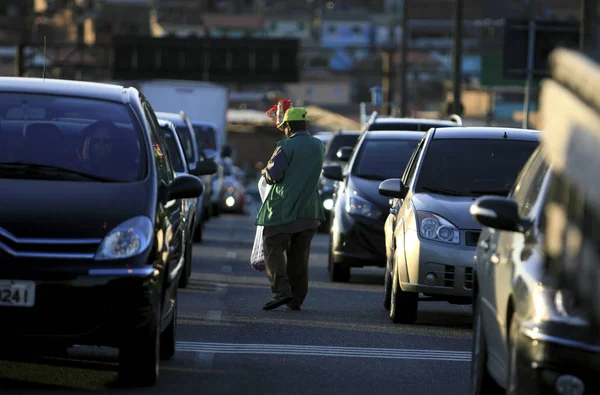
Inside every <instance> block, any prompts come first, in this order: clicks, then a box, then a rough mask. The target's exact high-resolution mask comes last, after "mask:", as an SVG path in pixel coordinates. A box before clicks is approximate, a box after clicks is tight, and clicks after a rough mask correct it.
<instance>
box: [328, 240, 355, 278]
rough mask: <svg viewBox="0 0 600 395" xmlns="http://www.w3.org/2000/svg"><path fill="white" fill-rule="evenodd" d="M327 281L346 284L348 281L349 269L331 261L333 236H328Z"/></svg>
mask: <svg viewBox="0 0 600 395" xmlns="http://www.w3.org/2000/svg"><path fill="white" fill-rule="evenodd" d="M327 267H328V269H329V279H330V280H331V281H333V282H336V283H347V282H348V281H350V273H351V269H350V267H349V266H346V265H344V264H343V263H341V262H335V261H334V259H333V235H330V236H329V264H328V266H327Z"/></svg>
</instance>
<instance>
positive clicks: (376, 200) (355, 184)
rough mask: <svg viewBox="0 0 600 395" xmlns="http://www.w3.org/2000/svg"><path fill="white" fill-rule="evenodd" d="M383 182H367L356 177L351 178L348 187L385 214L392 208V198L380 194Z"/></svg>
mask: <svg viewBox="0 0 600 395" xmlns="http://www.w3.org/2000/svg"><path fill="white" fill-rule="evenodd" d="M382 181H383V180H367V179H365V178H359V177H355V176H350V177H349V183H348V187H349V188H350V189H352V190H354V191H356V194H357V195H358V196H360V197H361V198H363V199H366V200H367V201H369V202H371V203H373V204H375V205H376V206H377V207H378V208H380V209H381V210H382V211H383V212H386V211H387V210H388V209H389V208H390V198H389V197H385V196H381V195H380V194H379V184H381V182H382Z"/></svg>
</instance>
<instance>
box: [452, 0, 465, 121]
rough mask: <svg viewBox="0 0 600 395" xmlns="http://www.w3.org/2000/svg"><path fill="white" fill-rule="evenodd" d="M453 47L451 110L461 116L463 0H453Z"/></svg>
mask: <svg viewBox="0 0 600 395" xmlns="http://www.w3.org/2000/svg"><path fill="white" fill-rule="evenodd" d="M453 35H454V47H453V51H452V64H453V66H452V88H453V93H454V95H453V96H454V102H453V112H454V113H455V114H458V115H460V116H462V111H461V97H460V96H461V85H462V42H463V40H462V36H463V0H455V9H454V34H453Z"/></svg>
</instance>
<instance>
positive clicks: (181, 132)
mask: <svg viewBox="0 0 600 395" xmlns="http://www.w3.org/2000/svg"><path fill="white" fill-rule="evenodd" d="M175 130H177V135H178V136H179V140H180V141H181V145H182V148H183V153H184V154H185V158H186V159H187V162H188V163H192V162H193V161H194V159H193V158H194V145H193V143H192V134H191V133H190V129H189V128H188V127H187V126H186V125H185V124H183V125H177V124H175Z"/></svg>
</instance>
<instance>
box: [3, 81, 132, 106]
mask: <svg viewBox="0 0 600 395" xmlns="http://www.w3.org/2000/svg"><path fill="white" fill-rule="evenodd" d="M131 91H135V92H137V90H135V88H131V87H129V88H125V87H124V86H121V85H114V84H106V83H99V82H86V81H71V80H59V79H51V78H28V77H0V92H15V93H39V94H49V95H57V96H75V97H85V98H90V99H98V100H107V101H113V102H118V103H128V102H129V93H130V92H131Z"/></svg>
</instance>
